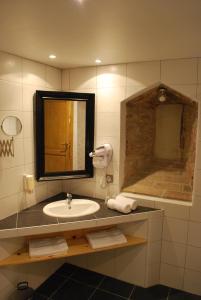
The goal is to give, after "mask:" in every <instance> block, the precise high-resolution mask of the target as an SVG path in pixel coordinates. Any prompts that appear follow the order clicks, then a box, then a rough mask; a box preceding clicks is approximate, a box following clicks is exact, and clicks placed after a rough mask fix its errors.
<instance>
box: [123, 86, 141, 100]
mask: <svg viewBox="0 0 201 300" xmlns="http://www.w3.org/2000/svg"><path fill="white" fill-rule="evenodd" d="M143 89H144V86H143V85H138V86H132V85H131V86H126V99H127V98H129V97H131V96H134V95H135V94H137V93H138V92H140V91H141V90H143Z"/></svg>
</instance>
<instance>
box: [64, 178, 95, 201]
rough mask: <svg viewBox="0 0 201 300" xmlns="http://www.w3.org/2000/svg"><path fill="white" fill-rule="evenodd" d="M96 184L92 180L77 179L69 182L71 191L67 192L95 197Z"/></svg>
mask: <svg viewBox="0 0 201 300" xmlns="http://www.w3.org/2000/svg"><path fill="white" fill-rule="evenodd" d="M94 187H95V182H94V180H91V179H77V180H71V181H70V182H69V189H68V191H66V192H70V193H72V194H77V195H84V196H89V197H95V192H96V190H95V188H94Z"/></svg>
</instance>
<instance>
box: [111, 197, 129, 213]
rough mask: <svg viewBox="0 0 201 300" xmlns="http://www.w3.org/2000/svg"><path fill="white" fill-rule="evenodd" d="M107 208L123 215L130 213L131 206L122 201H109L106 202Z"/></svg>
mask: <svg viewBox="0 0 201 300" xmlns="http://www.w3.org/2000/svg"><path fill="white" fill-rule="evenodd" d="M107 207H109V208H110V209H115V210H117V211H119V212H122V213H124V214H128V213H129V212H131V205H130V204H129V203H124V202H123V201H117V200H116V199H109V200H108V201H107Z"/></svg>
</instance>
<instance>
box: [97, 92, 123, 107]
mask: <svg viewBox="0 0 201 300" xmlns="http://www.w3.org/2000/svg"><path fill="white" fill-rule="evenodd" d="M124 99H125V88H124V87H115V88H101V89H97V96H96V109H97V111H98V112H99V113H101V112H112V113H113V112H119V111H120V103H121V101H123V100H124Z"/></svg>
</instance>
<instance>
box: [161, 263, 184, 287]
mask: <svg viewBox="0 0 201 300" xmlns="http://www.w3.org/2000/svg"><path fill="white" fill-rule="evenodd" d="M183 277H184V268H180V267H175V266H171V265H168V264H164V263H162V264H161V271H160V283H161V284H164V285H166V286H169V287H172V288H175V289H180V290H181V289H182V284H183Z"/></svg>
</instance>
